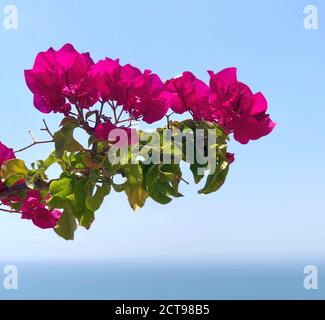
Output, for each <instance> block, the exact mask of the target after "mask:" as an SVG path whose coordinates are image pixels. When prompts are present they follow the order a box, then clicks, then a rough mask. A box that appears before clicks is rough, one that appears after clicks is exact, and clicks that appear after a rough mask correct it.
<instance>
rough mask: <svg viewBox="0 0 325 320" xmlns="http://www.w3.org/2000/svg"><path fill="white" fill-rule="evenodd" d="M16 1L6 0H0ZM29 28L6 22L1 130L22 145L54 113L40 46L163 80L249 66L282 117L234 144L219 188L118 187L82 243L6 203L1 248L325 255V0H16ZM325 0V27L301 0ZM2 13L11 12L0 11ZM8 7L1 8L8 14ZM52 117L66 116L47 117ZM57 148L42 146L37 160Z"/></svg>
mask: <svg viewBox="0 0 325 320" xmlns="http://www.w3.org/2000/svg"><path fill="white" fill-rule="evenodd" d="M7 4H9V3H8V2H7V1H4V0H0V9H1V11H2V8H3V7H4V6H5V5H7ZM10 4H14V5H16V6H17V8H18V14H19V16H18V18H19V26H18V27H19V28H18V30H16V31H13V30H11V31H8V30H4V29H3V28H0V41H1V51H0V70H1V72H0V85H1V86H0V88H1V89H0V90H1V100H0V107H1V126H0V140H2V141H3V142H4V143H6V144H7V145H10V146H14V147H15V148H17V147H21V146H25V145H27V144H28V143H29V136H28V134H27V129H28V128H31V129H32V130H33V132H34V134H35V135H37V136H38V137H39V138H41V137H42V133H39V132H38V129H39V128H40V127H41V126H42V122H41V121H42V118H43V117H44V116H43V115H42V114H40V113H39V112H38V111H37V110H36V109H34V108H33V105H32V96H31V94H30V92H29V91H28V89H27V87H26V85H25V82H24V77H23V70H24V69H27V68H30V67H31V66H32V64H33V61H34V58H35V56H36V54H37V53H38V52H39V51H43V50H45V49H47V48H48V47H50V46H53V47H55V48H59V47H61V46H62V45H63V44H64V43H66V42H70V43H72V44H73V45H74V46H75V47H76V48H77V49H78V50H80V51H90V52H91V54H92V57H93V58H94V59H95V60H98V59H101V58H104V57H105V56H108V57H111V58H117V57H119V58H121V61H122V63H132V64H134V65H136V66H138V67H140V68H142V69H144V68H149V69H152V70H153V71H154V72H157V73H158V74H159V75H161V77H162V78H163V79H167V78H171V77H173V76H175V75H178V74H180V73H181V72H182V71H185V70H190V71H193V72H194V73H195V74H196V75H197V76H199V77H202V78H203V79H205V80H207V79H208V77H207V74H206V70H215V71H218V70H221V69H223V68H225V67H230V66H236V67H237V68H238V75H239V79H240V80H241V81H243V82H245V83H247V84H249V85H250V86H251V87H252V88H253V89H254V91H262V92H263V93H264V95H265V96H266V97H267V99H268V101H269V111H270V113H271V116H272V118H273V119H274V120H275V121H276V122H277V123H278V126H277V128H276V129H275V131H274V132H273V133H272V134H271V135H269V136H268V137H266V138H264V139H261V140H259V141H256V142H251V143H250V144H249V145H247V146H241V145H239V144H237V143H231V146H230V149H231V150H232V151H233V152H235V153H236V158H237V159H236V162H235V164H234V165H233V167H232V168H231V171H230V174H229V177H228V180H227V182H226V184H225V186H224V187H223V189H222V190H221V191H220V192H218V193H216V194H213V195H210V196H200V195H198V194H197V193H196V190H198V187H197V186H194V185H192V186H190V187H188V186H186V185H184V186H183V189H182V192H183V193H184V194H185V197H184V198H183V199H177V200H175V201H173V203H171V204H169V205H168V206H160V205H158V204H155V203H153V202H152V201H149V202H148V203H147V206H146V207H145V208H144V209H142V210H140V211H138V212H137V213H133V212H132V210H131V209H130V208H129V206H128V203H127V201H126V199H125V196H124V195H120V194H111V195H110V197H109V198H108V199H107V200H106V202H105V204H104V205H103V207H102V208H101V210H100V211H99V212H98V213H97V219H96V221H95V223H94V225H93V227H92V229H91V230H90V231H88V232H87V231H84V230H81V229H80V230H79V231H78V232H77V234H76V240H75V241H74V242H69V243H67V242H65V241H63V240H62V239H60V238H58V237H57V236H56V235H55V234H54V233H53V232H51V231H43V230H39V229H37V228H35V227H34V226H33V225H32V224H31V223H30V222H28V221H22V220H19V217H18V216H16V215H14V214H5V213H1V217H0V218H1V222H0V243H1V245H0V260H1V261H6V262H10V261H12V260H34V259H37V260H56V261H58V260H61V259H71V260H78V259H87V260H88V259H100V260H111V259H116V260H127V259H133V260H137V261H147V260H161V259H163V260H165V261H177V260H180V261H184V260H186V261H200V260H206V261H221V260H231V261H235V262H237V263H244V262H245V261H247V262H254V261H258V262H264V261H272V262H274V263H282V262H283V261H291V260H297V259H299V260H303V261H305V262H306V263H313V262H314V261H316V260H323V257H324V256H325V246H324V243H325V232H324V230H325V210H324V209H325V205H324V201H323V199H324V190H325V188H324V181H325V179H324V178H325V174H324V167H323V166H324V163H325V162H324V160H325V148H324V131H323V130H324V124H323V123H324V98H323V94H324V89H325V72H324V71H325V67H324V66H325V64H324V57H325V31H324V27H323V20H322V18H323V15H322V13H323V12H324V11H325V4H324V2H323V1H321V0H311V1H303V0H288V1H280V0H265V1H257V0H247V1H240V0H227V1H226V0H219V1H215V0H210V1H209V0H201V1H190V0H186V1H185V0H184V1H183V0H178V1H175V0H163V1H162V0H156V1H145V0H138V1H131V0H129V1H126V0H124V1H99V0H92V1H83V0H70V1H60V0H57V1H45V0H44V1H41V0H34V1H18V0H13V1H10ZM308 4H314V5H316V6H317V7H318V9H319V29H318V30H317V31H307V30H305V29H304V27H303V20H304V13H303V10H304V7H305V5H308ZM0 17H1V16H0ZM3 17H4V15H3ZM46 119H47V121H48V123H49V124H50V126H51V127H52V128H56V127H57V125H58V123H59V118H58V117H57V116H46ZM49 151H50V150H49V149H48V147H45V146H43V147H35V148H34V149H31V150H29V151H26V152H25V153H24V154H23V157H24V158H25V159H26V161H27V162H31V161H33V160H35V159H36V158H37V159H42V158H44V157H45V156H46V154H47V152H49Z"/></svg>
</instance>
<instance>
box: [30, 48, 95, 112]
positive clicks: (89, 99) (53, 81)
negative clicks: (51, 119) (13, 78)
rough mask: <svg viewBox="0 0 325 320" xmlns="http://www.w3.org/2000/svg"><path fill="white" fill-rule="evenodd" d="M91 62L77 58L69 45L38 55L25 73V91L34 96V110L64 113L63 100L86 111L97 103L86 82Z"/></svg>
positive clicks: (84, 57) (91, 86) (91, 85)
mask: <svg viewBox="0 0 325 320" xmlns="http://www.w3.org/2000/svg"><path fill="white" fill-rule="evenodd" d="M93 65H94V62H93V61H92V59H91V58H90V56H89V54H88V53H86V54H80V53H79V52H78V51H76V50H75V49H74V47H73V46H72V45H71V44H66V45H64V46H63V47H62V48H61V49H60V50H58V51H55V50H54V49H53V48H50V49H48V50H47V51H46V52H41V53H39V54H38V55H37V57H36V59H35V63H34V66H33V69H31V70H25V80H26V83H27V86H28V88H29V89H30V90H31V91H32V93H33V94H34V105H35V107H36V108H37V109H38V110H39V111H41V112H43V113H50V112H62V113H66V112H67V108H66V99H68V101H69V102H71V103H78V104H79V106H80V107H81V108H89V107H91V106H92V105H94V104H95V103H96V102H97V100H98V99H97V91H96V87H95V84H94V83H93V81H91V79H90V78H89V72H90V70H91V68H92V67H93Z"/></svg>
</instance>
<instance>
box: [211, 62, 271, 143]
mask: <svg viewBox="0 0 325 320" xmlns="http://www.w3.org/2000/svg"><path fill="white" fill-rule="evenodd" d="M209 74H210V77H211V79H210V88H211V95H210V99H209V101H210V105H211V107H212V110H213V112H212V113H211V114H210V116H209V118H208V119H206V120H216V121H218V122H219V123H220V124H221V125H222V126H223V127H224V128H225V129H226V131H228V133H231V132H233V133H234V138H235V139H236V140H237V141H238V142H240V143H242V144H246V143H248V142H249V141H250V140H257V139H259V138H261V137H263V136H266V135H268V134H269V133H270V132H271V131H272V130H273V129H274V127H275V123H274V122H273V121H272V120H271V119H270V117H269V115H268V114H266V111H267V101H266V99H265V97H264V96H263V95H262V94H261V93H257V94H253V93H252V91H251V90H250V88H249V87H248V86H247V85H245V84H243V83H241V82H238V81H237V76H236V69H235V68H229V69H225V70H223V71H221V72H219V73H217V74H214V73H213V72H212V71H209Z"/></svg>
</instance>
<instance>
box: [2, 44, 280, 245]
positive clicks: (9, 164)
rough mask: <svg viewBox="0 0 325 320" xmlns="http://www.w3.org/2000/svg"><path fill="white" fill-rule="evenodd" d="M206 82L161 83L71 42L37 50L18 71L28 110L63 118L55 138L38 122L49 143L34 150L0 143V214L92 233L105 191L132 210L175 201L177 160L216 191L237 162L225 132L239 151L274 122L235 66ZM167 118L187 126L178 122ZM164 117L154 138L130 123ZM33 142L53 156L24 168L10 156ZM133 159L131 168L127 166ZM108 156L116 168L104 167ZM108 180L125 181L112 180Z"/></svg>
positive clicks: (68, 234) (66, 233)
mask: <svg viewBox="0 0 325 320" xmlns="http://www.w3.org/2000/svg"><path fill="white" fill-rule="evenodd" d="M208 75H209V77H210V81H209V83H205V82H204V81H202V80H200V79H198V78H197V77H196V76H195V75H194V74H193V73H191V72H189V71H186V72H184V73H183V74H182V75H181V76H178V77H175V78H172V79H169V80H166V81H164V80H162V79H161V78H160V77H159V76H158V75H157V74H155V73H153V72H152V71H150V70H144V71H142V70H140V69H138V68H136V67H134V66H132V65H130V64H126V65H123V64H121V63H120V61H119V60H118V59H116V60H113V59H110V58H105V59H104V60H100V61H98V62H94V60H93V59H92V58H91V56H90V54H89V53H79V52H78V51H77V50H76V49H75V48H74V47H73V46H72V45H71V44H66V45H64V46H63V47H62V48H61V49H59V50H55V49H53V48H50V49H48V50H47V51H45V52H40V53H39V54H38V55H37V57H36V59H35V62H34V65H33V68H32V69H30V70H25V80H26V83H27V86H28V88H29V89H30V90H31V92H32V93H33V96H34V99H33V101H34V106H35V107H36V108H37V109H38V110H39V111H41V112H42V113H46V114H48V113H60V114H62V115H63V116H64V119H63V120H62V122H61V125H60V129H59V130H58V131H56V132H55V133H52V132H51V131H50V129H49V127H48V126H47V123H46V121H45V120H43V121H44V125H45V128H43V129H42V130H44V131H46V132H47V133H48V134H49V136H50V137H51V139H50V140H45V141H39V140H38V139H35V138H34V135H33V134H32V133H31V137H32V139H33V143H32V144H30V145H28V146H27V147H25V148H21V149H19V150H16V151H13V150H12V149H10V148H8V147H6V146H5V145H4V144H2V143H1V142H0V169H1V170H0V211H5V212H15V213H19V214H21V218H22V219H28V220H31V221H32V222H33V223H34V224H35V225H36V226H38V227H40V228H42V229H47V228H54V231H55V232H56V233H57V234H58V235H60V236H62V237H63V238H64V239H67V240H70V239H73V236H74V231H75V230H76V228H77V225H80V226H82V227H85V228H86V229H89V228H90V226H91V224H92V223H93V221H94V219H95V212H96V211H97V210H98V209H99V208H100V206H101V205H102V203H103V200H104V198H105V197H106V196H107V195H108V194H109V193H110V192H111V190H115V191H116V192H125V194H126V196H127V198H128V201H129V203H130V206H131V207H132V208H133V209H134V210H137V209H139V208H141V207H143V206H144V205H145V203H146V201H147V199H152V200H154V201H156V202H158V203H160V204H167V203H169V202H170V201H172V199H173V198H178V197H182V194H181V193H180V190H179V186H180V183H181V182H186V183H188V182H187V181H186V180H184V179H183V173H182V167H181V163H180V162H185V163H186V164H188V165H189V166H190V170H191V172H192V175H193V178H194V182H195V183H196V184H198V183H200V182H201V181H203V180H205V183H204V184H203V186H202V188H201V189H200V190H199V193H200V194H210V193H213V192H216V191H217V190H219V189H220V188H221V186H222V185H223V184H224V182H225V179H226V177H227V174H228V171H229V168H230V164H231V163H233V162H234V160H235V157H234V154H232V153H229V152H228V140H229V135H230V134H232V135H233V137H234V139H235V140H236V141H238V142H240V143H242V144H246V143H248V142H249V141H251V140H257V139H259V138H261V137H263V136H266V135H268V134H269V133H270V132H271V131H272V130H273V128H274V127H275V123H274V122H273V121H272V120H271V119H270V117H269V115H268V113H267V108H268V104H267V101H266V99H265V97H264V96H263V94H262V93H253V92H252V90H251V89H250V88H249V87H248V86H247V85H245V84H244V83H242V82H240V81H238V79H237V71H236V69H235V68H229V69H225V70H222V71H221V72H218V73H215V72H213V71H208ZM174 114H178V115H181V114H183V115H184V118H185V119H180V116H177V121H176V119H172V118H171V117H172V116H173V115H174ZM164 117H165V118H166V120H167V121H166V123H167V125H166V124H163V125H162V126H160V125H159V124H157V126H158V128H156V130H155V131H154V132H153V133H154V134H155V137H154V135H151V134H149V133H147V132H145V131H143V130H136V129H135V128H134V124H135V122H137V123H139V124H141V121H142V122H144V123H146V124H153V123H157V122H159V121H161V120H162V119H163V118H164ZM189 118H192V119H189ZM75 129H78V130H80V129H82V130H84V131H85V132H86V133H87V135H88V138H89V139H88V146H84V144H82V143H80V142H79V141H78V138H76V137H75ZM116 129H119V130H116ZM167 129H168V130H167ZM169 129H171V130H169ZM202 132H203V133H202ZM165 133H166V135H165ZM167 133H168V134H167ZM210 133H211V134H210ZM184 135H186V138H187V137H188V136H189V138H190V139H183V138H184ZM142 136H143V137H144V138H145V139H142ZM211 136H212V139H214V140H212V139H211ZM156 137H157V139H156ZM139 138H141V139H139ZM169 138H170V140H169ZM146 139H147V140H146ZM184 140H188V141H184ZM187 142H189V143H187ZM40 143H52V144H53V145H54V149H55V150H54V151H53V152H52V153H51V154H50V155H49V156H48V157H47V158H46V159H45V160H44V161H43V160H39V161H37V162H35V163H33V165H32V166H31V169H29V168H28V166H26V165H25V163H24V161H23V160H20V159H16V155H17V154H18V152H22V151H24V150H26V149H28V148H30V147H32V146H34V145H36V144H40ZM190 143H192V145H189V144H190ZM115 145H116V147H117V148H114V147H115ZM122 149H124V150H125V151H126V153H125V154H124V152H121V150H122ZM124 150H123V151H124ZM200 151H202V152H200ZM137 153H138V155H137ZM194 153H195V154H194ZM206 154H207V156H206ZM134 155H136V157H135V158H136V160H137V161H135V162H134V163H133V162H132V161H131V163H130V161H129V160H133V158H134V157H133V156H134ZM210 155H211V156H210ZM111 156H112V157H113V158H114V160H116V159H117V160H119V159H121V160H122V158H123V161H120V162H118V163H115V162H114V163H112V162H111V159H112V157H111ZM165 156H166V157H165ZM138 159H139V160H138ZM178 159H179V161H178ZM124 160H127V161H124ZM205 160H207V161H206V162H205ZM54 164H58V165H59V168H60V169H61V173H60V175H59V177H57V178H56V179H49V178H48V177H47V174H46V172H47V170H48V169H49V168H50V167H51V166H52V165H54ZM205 173H208V174H207V175H205ZM116 176H118V177H120V176H121V177H123V179H124V182H123V183H122V184H119V183H117V182H116V179H115V177H116ZM2 206H6V208H2ZM54 208H58V209H60V210H57V209H54Z"/></svg>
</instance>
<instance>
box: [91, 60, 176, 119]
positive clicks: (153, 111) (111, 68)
mask: <svg viewBox="0 0 325 320" xmlns="http://www.w3.org/2000/svg"><path fill="white" fill-rule="evenodd" d="M91 74H92V78H93V79H95V82H96V84H97V88H98V92H99V96H100V97H101V99H102V100H103V101H104V102H106V101H108V100H111V101H113V102H116V104H117V105H118V106H123V109H124V110H125V111H126V112H127V113H128V114H129V115H130V116H131V117H132V118H133V119H135V120H136V119H140V118H142V119H143V121H145V122H147V123H153V122H155V121H159V120H161V119H162V118H163V117H164V116H165V114H166V113H167V111H168V109H169V106H170V101H171V95H170V93H169V92H168V91H167V90H166V87H165V85H164V83H163V82H162V81H161V79H160V78H159V77H158V76H157V75H156V74H153V73H151V71H149V70H145V71H144V72H141V71H140V70H139V69H138V68H136V67H134V66H132V65H130V64H127V65H125V66H121V65H120V63H119V60H111V59H108V58H106V59H105V60H101V61H99V62H98V63H97V64H96V65H95V67H94V69H93V71H92V73H91Z"/></svg>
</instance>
